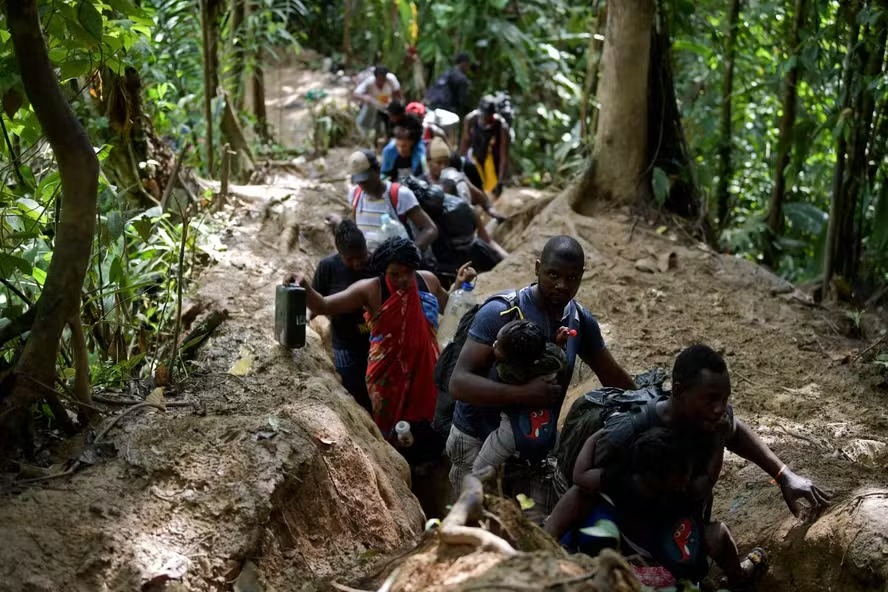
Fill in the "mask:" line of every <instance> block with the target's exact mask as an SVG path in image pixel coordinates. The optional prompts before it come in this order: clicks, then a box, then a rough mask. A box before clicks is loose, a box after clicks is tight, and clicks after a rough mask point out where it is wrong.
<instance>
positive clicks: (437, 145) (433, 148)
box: [429, 136, 450, 160]
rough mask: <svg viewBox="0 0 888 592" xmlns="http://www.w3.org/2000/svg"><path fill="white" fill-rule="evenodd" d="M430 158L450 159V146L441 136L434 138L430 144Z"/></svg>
mask: <svg viewBox="0 0 888 592" xmlns="http://www.w3.org/2000/svg"><path fill="white" fill-rule="evenodd" d="M429 159H430V160H449V159H450V147H449V146H447V142H445V141H444V140H443V139H442V138H439V137H437V136H435V137H434V138H432V141H431V143H430V144H429Z"/></svg>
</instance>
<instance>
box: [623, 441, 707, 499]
mask: <svg viewBox="0 0 888 592" xmlns="http://www.w3.org/2000/svg"><path fill="white" fill-rule="evenodd" d="M630 454H631V459H632V462H631V464H632V467H631V470H632V472H633V473H634V474H635V475H636V478H637V479H638V483H640V484H641V485H642V489H643V490H644V491H645V492H647V494H648V495H650V496H651V497H662V496H670V495H680V494H683V493H684V492H685V490H686V489H687V487H688V484H689V483H690V479H691V472H692V470H693V453H692V450H691V448H690V443H689V441H688V439H687V437H686V435H685V434H682V433H680V432H678V431H676V430H673V429H670V428H665V427H656V428H651V429H649V430H646V431H645V432H643V433H642V434H641V435H640V436H639V437H638V438H636V440H635V442H634V443H633V444H632V448H631V453H630Z"/></svg>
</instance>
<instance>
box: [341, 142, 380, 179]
mask: <svg viewBox="0 0 888 592" xmlns="http://www.w3.org/2000/svg"><path fill="white" fill-rule="evenodd" d="M378 170H379V160H378V159H377V158H376V154H375V153H374V152H373V151H372V150H357V151H355V152H352V154H351V156H349V157H348V173H349V174H350V175H351V181H352V183H363V182H364V181H366V180H367V179H369V178H370V173H372V172H373V171H378Z"/></svg>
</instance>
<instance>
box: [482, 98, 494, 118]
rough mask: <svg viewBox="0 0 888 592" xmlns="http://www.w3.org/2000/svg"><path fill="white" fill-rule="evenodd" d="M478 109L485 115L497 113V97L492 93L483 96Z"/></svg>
mask: <svg viewBox="0 0 888 592" xmlns="http://www.w3.org/2000/svg"><path fill="white" fill-rule="evenodd" d="M478 110H479V111H481V113H484V114H485V115H493V114H494V113H496V99H494V98H493V96H492V95H484V96H483V97H482V98H481V104H480V105H478Z"/></svg>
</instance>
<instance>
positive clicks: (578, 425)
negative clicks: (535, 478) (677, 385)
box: [555, 368, 669, 485]
mask: <svg viewBox="0 0 888 592" xmlns="http://www.w3.org/2000/svg"><path fill="white" fill-rule="evenodd" d="M666 378H667V375H666V372H665V371H663V370H661V369H659V368H658V369H655V370H649V371H647V372H645V373H643V374H639V375H638V376H636V377H635V384H636V385H638V386H639V388H638V390H634V391H626V390H623V389H618V388H612V387H605V388H600V389H596V390H594V391H591V392H588V393H586V394H585V395H583V396H582V397H580V398H579V399H577V400H576V401H574V403H573V405H571V407H570V411H568V413H567V417H566V418H565V419H564V426H563V427H562V428H561V434H560V437H559V439H558V444H557V446H556V447H555V459H556V461H557V462H558V470H559V472H560V473H561V475H562V476H563V477H564V478H565V479H566V480H567V483H568V485H573V470H574V465H575V464H576V462H577V456H579V454H580V451H581V450H582V449H583V445H584V444H585V443H586V440H588V439H589V437H590V436H592V434H594V433H595V432H597V431H598V430H600V429H601V428H603V427H604V424H605V422H606V421H607V419H608V418H609V417H610V416H612V415H613V414H615V413H617V412H632V413H634V415H633V418H632V423H633V427H634V428H635V431H636V433H638V432H641V431H643V430H644V429H645V428H646V426H648V425H650V422H651V419H652V418H651V417H650V415H649V414H650V412H651V411H652V410H653V403H655V402H656V401H657V400H658V399H660V398H662V397H664V396H668V394H669V393H668V391H666V390H664V389H663V383H664V382H665V381H666Z"/></svg>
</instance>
